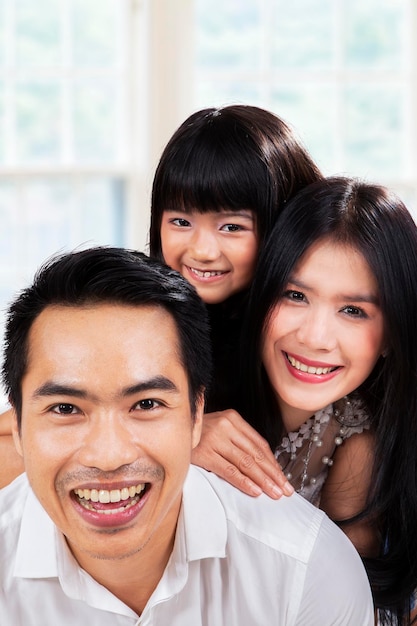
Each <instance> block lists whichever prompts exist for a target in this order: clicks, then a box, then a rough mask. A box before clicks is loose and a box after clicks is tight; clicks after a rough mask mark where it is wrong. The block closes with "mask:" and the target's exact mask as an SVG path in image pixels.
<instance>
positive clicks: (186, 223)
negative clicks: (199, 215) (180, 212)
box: [170, 217, 191, 228]
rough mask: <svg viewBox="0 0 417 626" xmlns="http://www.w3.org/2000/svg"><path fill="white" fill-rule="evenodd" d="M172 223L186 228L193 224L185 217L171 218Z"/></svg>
mask: <svg viewBox="0 0 417 626" xmlns="http://www.w3.org/2000/svg"><path fill="white" fill-rule="evenodd" d="M170 223H171V224H175V226H180V227H181V228H185V227H187V226H191V224H190V222H189V221H188V220H186V219H184V218H183V217H176V218H174V219H172V220H170Z"/></svg>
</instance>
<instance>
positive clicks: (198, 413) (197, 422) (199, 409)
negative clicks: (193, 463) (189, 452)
mask: <svg viewBox="0 0 417 626" xmlns="http://www.w3.org/2000/svg"><path fill="white" fill-rule="evenodd" d="M204 402H205V397H204V390H203V391H201V392H200V393H199V395H198V397H197V401H196V408H195V415H194V420H193V435H192V448H193V450H194V448H195V447H196V446H198V444H199V443H200V438H201V431H202V429H203V415H204Z"/></svg>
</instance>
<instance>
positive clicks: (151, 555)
mask: <svg viewBox="0 0 417 626" xmlns="http://www.w3.org/2000/svg"><path fill="white" fill-rule="evenodd" d="M177 520H178V513H177V515H176V517H175V523H174V524H172V520H171V521H170V520H164V521H163V522H162V523H161V525H160V527H159V528H158V530H157V532H155V533H154V535H153V536H151V537H150V539H149V541H148V543H147V544H146V545H144V546H143V547H142V548H141V549H140V550H138V551H137V552H135V553H132V554H131V555H128V556H126V557H124V558H121V559H101V558H96V557H94V556H92V555H90V554H85V553H80V552H79V551H77V549H75V550H74V549H73V548H71V546H70V549H71V551H72V552H73V554H74V556H75V558H76V560H77V561H78V564H79V565H80V567H82V568H83V569H84V570H85V571H86V572H88V574H89V575H90V576H91V577H92V578H94V579H95V580H96V581H97V582H98V583H100V584H101V585H102V586H103V587H106V589H108V590H109V591H110V592H111V593H112V594H113V595H114V596H116V597H117V598H118V599H119V600H121V601H122V602H124V603H125V604H126V605H127V606H128V607H129V608H130V609H132V610H133V611H135V613H137V614H138V615H141V613H142V612H143V610H144V608H145V606H146V604H147V602H148V600H149V598H150V597H151V595H152V593H153V592H154V591H155V589H156V587H157V585H158V583H159V581H160V580H161V578H162V576H163V573H164V571H165V568H166V566H167V563H168V561H169V558H170V556H171V553H172V550H173V547H174V542H175V534H176V522H177ZM167 527H168V528H167Z"/></svg>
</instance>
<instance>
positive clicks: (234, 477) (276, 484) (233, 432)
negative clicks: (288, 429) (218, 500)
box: [191, 409, 294, 500]
mask: <svg viewBox="0 0 417 626" xmlns="http://www.w3.org/2000/svg"><path fill="white" fill-rule="evenodd" d="M191 460H192V463H194V464H195V465H199V466H200V467H203V468H204V469H207V470H209V471H210V472H214V473H215V474H217V475H218V476H220V477H221V478H224V479H225V480H227V481H228V482H229V483H231V484H232V485H234V486H235V487H237V488H238V489H240V490H241V491H243V492H244V493H247V494H248V495H250V496H259V495H260V494H261V493H262V492H264V493H266V494H267V495H268V496H270V497H271V498H274V499H276V500H277V499H278V498H280V497H281V496H282V495H283V494H284V495H287V496H288V495H291V494H292V493H293V491H294V489H293V488H292V486H291V485H290V483H289V482H288V480H287V479H286V478H285V476H284V474H283V472H282V470H281V468H280V466H279V464H278V462H277V461H276V459H275V457H274V455H273V454H272V452H271V449H270V447H269V445H268V443H267V442H266V441H265V439H264V438H263V437H261V436H260V435H259V433H258V432H257V431H256V430H255V429H254V428H252V426H250V425H249V424H248V423H247V422H246V421H245V420H244V419H243V417H241V416H240V415H239V413H237V412H236V411H234V410H233V409H229V410H226V411H217V412H215V413H206V414H205V415H204V421H203V431H202V435H201V441H200V443H199V445H198V446H197V447H196V448H195V449H194V450H193V453H192V458H191Z"/></svg>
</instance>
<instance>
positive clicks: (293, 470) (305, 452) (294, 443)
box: [275, 395, 369, 501]
mask: <svg viewBox="0 0 417 626" xmlns="http://www.w3.org/2000/svg"><path fill="white" fill-rule="evenodd" d="M366 428H369V423H368V418H367V415H366V412H365V410H364V408H363V405H362V402H361V401H360V399H359V397H358V396H356V395H354V396H351V397H349V398H348V397H346V396H345V397H344V398H342V400H339V401H338V402H336V403H334V404H332V405H329V406H327V407H325V408H324V409H321V410H320V411H318V412H317V413H316V414H315V415H313V416H312V417H310V418H309V419H308V420H307V421H306V422H304V424H302V425H301V426H300V428H299V429H298V430H297V431H294V432H289V433H288V434H287V435H286V436H285V437H284V438H283V439H282V441H281V443H280V444H279V445H278V446H277V448H276V450H275V457H276V459H277V460H278V461H279V462H280V464H281V466H282V469H283V471H284V473H285V475H286V477H287V478H288V480H289V481H290V482H292V483H293V485H294V487H295V489H296V491H297V492H298V493H300V494H301V495H303V496H304V497H306V498H307V499H309V500H311V501H313V500H314V499H315V498H316V497H317V492H319V491H321V487H322V486H323V483H324V481H325V479H326V477H327V473H328V470H329V468H330V467H331V466H332V465H333V458H332V457H333V455H334V452H335V450H336V448H337V447H339V446H341V445H342V444H343V442H344V441H345V439H347V438H348V437H350V436H351V435H352V434H354V433H361V432H363V430H364V429H366ZM312 461H313V462H312ZM311 466H312V467H313V469H311Z"/></svg>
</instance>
